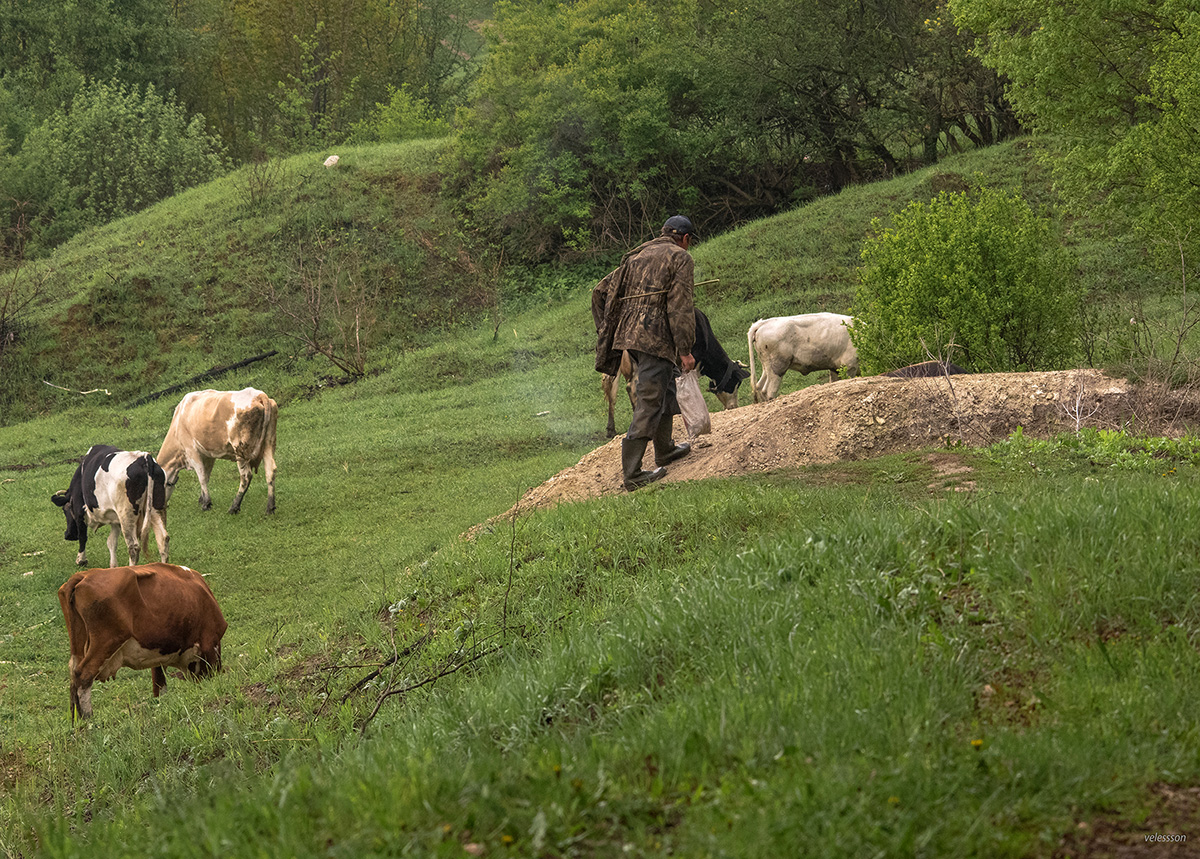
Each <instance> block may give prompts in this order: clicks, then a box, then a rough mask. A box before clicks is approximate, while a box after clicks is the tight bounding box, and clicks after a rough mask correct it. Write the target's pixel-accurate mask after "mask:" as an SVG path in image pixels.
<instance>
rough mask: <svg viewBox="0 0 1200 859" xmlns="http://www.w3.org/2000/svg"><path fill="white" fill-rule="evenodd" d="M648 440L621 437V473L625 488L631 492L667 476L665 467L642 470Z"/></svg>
mask: <svg viewBox="0 0 1200 859" xmlns="http://www.w3.org/2000/svg"><path fill="white" fill-rule="evenodd" d="M648 441H649V439H644V438H623V439H621V475H622V478H623V479H624V483H625V488H626V489H627V490H628V491H630V492H633V490H635V489H641V488H642V487H643V486H645V485H646V484H647V483H653V482H654V481H656V480H661V479H662V478H664V477H666V476H667V470H666V469H665V468H656V469H654V470H653V471H642V456H643V455H644V454H645V453H646V444H647V442H648Z"/></svg>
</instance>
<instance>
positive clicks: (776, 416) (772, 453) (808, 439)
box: [506, 370, 1200, 515]
mask: <svg viewBox="0 0 1200 859" xmlns="http://www.w3.org/2000/svg"><path fill="white" fill-rule="evenodd" d="M748 391H749V386H743V391H742V394H743V396H745V395H746V394H747V393H748ZM1135 415H1136V421H1134V416H1135ZM624 417H625V419H626V420H628V414H627V413H626V414H625V415H624ZM1198 419H1200V407H1198V405H1197V403H1196V401H1195V399H1194V398H1185V397H1183V396H1182V395H1180V394H1178V393H1173V392H1164V391H1157V390H1145V389H1137V388H1134V386H1132V385H1131V384H1130V383H1128V382H1126V381H1125V380H1123V379H1114V378H1110V377H1108V376H1105V375H1104V374H1103V373H1101V372H1100V371H1099V370H1061V371H1054V372H1037V373H990V374H972V375H958V376H951V377H948V378H947V377H942V378H937V379H893V378H886V377H883V376H870V377H866V378H859V379H846V380H842V381H839V382H836V383H833V384H828V383H827V384H819V385H812V386H809V387H807V388H803V389H801V390H799V391H796V392H794V393H792V394H788V395H787V396H784V397H780V398H778V399H776V400H774V401H772V402H770V403H760V404H751V405H747V406H742V407H740V408H737V409H733V410H731V411H722V412H714V413H713V415H712V433H711V434H709V435H706V436H702V437H701V438H702V439H703V440H704V441H707V442H709V444H708V446H706V447H701V448H698V449H697V450H695V451H693V453H692V454H691V455H690V456H688V457H687V458H685V459H682V460H680V461H678V462H676V463H673V464H672V465H671V466H670V467H669V468H668V474H667V476H666V478H665V480H664V482H667V483H670V482H674V481H680V480H702V479H704V478H706V477H729V476H734V475H739V474H748V473H753V472H763V471H772V470H775V469H782V468H789V467H795V466H803V465H812V464H817V463H828V462H836V461H840V460H857V459H866V458H869V457H873V456H881V455H883V454H888V453H897V452H901V451H907V450H917V449H921V448H928V447H937V446H943V447H946V446H949V445H952V444H956V443H961V444H965V445H967V446H970V447H980V446H985V445H988V444H991V443H993V442H996V441H999V440H1001V439H1004V438H1005V437H1007V436H1008V435H1009V434H1010V433H1011V432H1013V431H1014V430H1016V429H1017V427H1022V428H1023V431H1024V432H1025V433H1026V434H1027V435H1031V436H1035V437H1038V438H1046V437H1048V436H1050V435H1053V434H1054V433H1058V432H1065V431H1073V430H1076V429H1079V428H1080V427H1097V428H1105V429H1119V428H1122V427H1128V426H1134V427H1135V428H1136V429H1137V431H1138V432H1141V433H1147V434H1154V435H1179V434H1181V433H1182V432H1183V431H1184V430H1185V429H1187V428H1188V426H1189V425H1192V426H1194V425H1195V424H1196V422H1197V420H1198ZM675 438H676V441H680V440H682V438H683V430H682V423H681V422H680V421H679V419H678V418H677V419H676V435H675ZM650 461H651V457H650V455H648V456H647V464H649V463H650ZM620 462H621V441H620V438H619V437H618V438H616V439H613V440H612V441H610V442H608V443H607V444H605V445H603V446H602V447H599V448H597V449H596V450H593V451H592V452H591V453H588V454H586V455H585V456H584V457H583V458H582V459H581V460H580V461H579V462H578V464H576V465H574V466H572V467H571V468H568V469H565V470H564V471H562V472H560V473H559V474H556V475H555V476H554V477H551V478H550V479H549V480H547V481H546V482H545V483H543V484H542V485H540V486H536V487H533V488H532V489H530V490H529V491H528V492H526V493H525V495H524V496H523V497H522V498H521V500H520V502H519V503H518V504H517V505H516V506H515V507H514V508H513V509H512V510H510V511H509V512H508V514H506V515H511V514H512V513H514V512H518V511H523V510H528V509H529V508H531V507H548V506H552V505H555V504H559V503H563V502H568V501H580V500H584V499H587V498H595V497H598V496H601V495H607V494H610V493H617V492H623V491H624V490H623V489H622V488H621V485H620V480H619V474H620V467H621V466H620Z"/></svg>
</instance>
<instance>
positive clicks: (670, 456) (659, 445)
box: [654, 415, 692, 465]
mask: <svg viewBox="0 0 1200 859" xmlns="http://www.w3.org/2000/svg"><path fill="white" fill-rule="evenodd" d="M671 430H672V421H671V416H670V415H667V416H666V417H664V418H663V419H662V420H661V421H659V423H658V431H657V432H656V433H655V434H654V464H655V465H666V464H667V463H668V462H674V461H675V460H677V459H682V458H683V457H685V456H687V455H688V454H689V453H691V452H692V446H691V445H690V444H688V443H687V442H686V441H685V442H684V443H683V444H675V441H674V439H672V438H671Z"/></svg>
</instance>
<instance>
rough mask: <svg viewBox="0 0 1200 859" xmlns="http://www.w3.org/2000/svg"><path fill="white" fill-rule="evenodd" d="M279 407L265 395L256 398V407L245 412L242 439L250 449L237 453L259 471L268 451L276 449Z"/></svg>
mask: <svg viewBox="0 0 1200 859" xmlns="http://www.w3.org/2000/svg"><path fill="white" fill-rule="evenodd" d="M278 416H279V407H278V406H277V405H276V404H275V401H274V400H272V399H271V398H270V397H268V396H266V395H265V394H263V395H261V396H258V397H255V398H254V405H253V406H252V407H251V408H250V409H248V410H247V411H246V412H245V424H244V426H243V435H242V439H243V440H244V441H246V442H248V443H249V444H248V445H247V447H248V449H246V450H241V451H237V454H238V456H239V457H240V458H241V459H244V460H245V461H246V462H248V463H250V467H251V468H253V469H254V470H255V471H258V466H259V464H260V463H261V462H262V461H263V457H264V456H265V455H266V452H267V451H268V450H274V449H275V422H276V420H277V418H278Z"/></svg>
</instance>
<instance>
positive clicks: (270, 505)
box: [263, 448, 275, 513]
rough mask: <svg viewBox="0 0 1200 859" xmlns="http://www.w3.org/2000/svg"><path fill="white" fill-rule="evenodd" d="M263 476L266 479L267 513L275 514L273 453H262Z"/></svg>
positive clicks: (272, 451)
mask: <svg viewBox="0 0 1200 859" xmlns="http://www.w3.org/2000/svg"><path fill="white" fill-rule="evenodd" d="M263 474H264V476H265V477H266V478H267V513H274V512H275V451H274V450H271V449H270V448H268V449H267V450H266V451H264V452H263Z"/></svg>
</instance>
